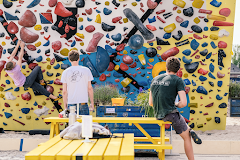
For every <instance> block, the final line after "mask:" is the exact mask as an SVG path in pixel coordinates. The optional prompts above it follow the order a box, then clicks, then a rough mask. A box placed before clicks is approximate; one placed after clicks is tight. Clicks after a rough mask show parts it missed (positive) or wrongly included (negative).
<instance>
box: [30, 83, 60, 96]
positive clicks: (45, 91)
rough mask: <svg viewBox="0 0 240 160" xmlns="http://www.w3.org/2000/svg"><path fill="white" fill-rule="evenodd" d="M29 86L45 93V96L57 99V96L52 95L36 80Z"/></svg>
mask: <svg viewBox="0 0 240 160" xmlns="http://www.w3.org/2000/svg"><path fill="white" fill-rule="evenodd" d="M31 88H32V89H34V90H36V91H39V92H40V93H41V94H43V95H45V96H46V97H49V98H51V99H57V98H58V97H56V96H54V95H52V94H51V93H50V92H48V91H47V90H46V89H45V88H44V87H43V86H42V85H40V84H39V83H37V82H34V83H33V84H32V85H31Z"/></svg>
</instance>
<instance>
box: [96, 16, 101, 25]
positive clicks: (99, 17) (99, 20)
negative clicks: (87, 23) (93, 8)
mask: <svg viewBox="0 0 240 160" xmlns="http://www.w3.org/2000/svg"><path fill="white" fill-rule="evenodd" d="M95 22H97V23H100V24H101V22H102V21H101V16H100V14H98V15H97V16H96V20H95Z"/></svg>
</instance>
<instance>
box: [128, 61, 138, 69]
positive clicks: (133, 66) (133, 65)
mask: <svg viewBox="0 0 240 160" xmlns="http://www.w3.org/2000/svg"><path fill="white" fill-rule="evenodd" d="M129 67H130V68H135V67H137V63H136V62H134V63H133V64H131V65H130V66H129Z"/></svg>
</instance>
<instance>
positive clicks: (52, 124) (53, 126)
mask: <svg viewBox="0 0 240 160" xmlns="http://www.w3.org/2000/svg"><path fill="white" fill-rule="evenodd" d="M55 124H56V123H55V122H52V123H51V130H50V137H49V139H51V138H53V137H54V134H55Z"/></svg>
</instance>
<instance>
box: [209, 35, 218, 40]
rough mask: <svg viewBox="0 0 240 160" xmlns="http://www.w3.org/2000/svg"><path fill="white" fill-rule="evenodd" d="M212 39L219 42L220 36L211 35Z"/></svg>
mask: <svg viewBox="0 0 240 160" xmlns="http://www.w3.org/2000/svg"><path fill="white" fill-rule="evenodd" d="M210 39H212V40H217V39H218V36H217V35H216V34H211V35H210Z"/></svg>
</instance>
